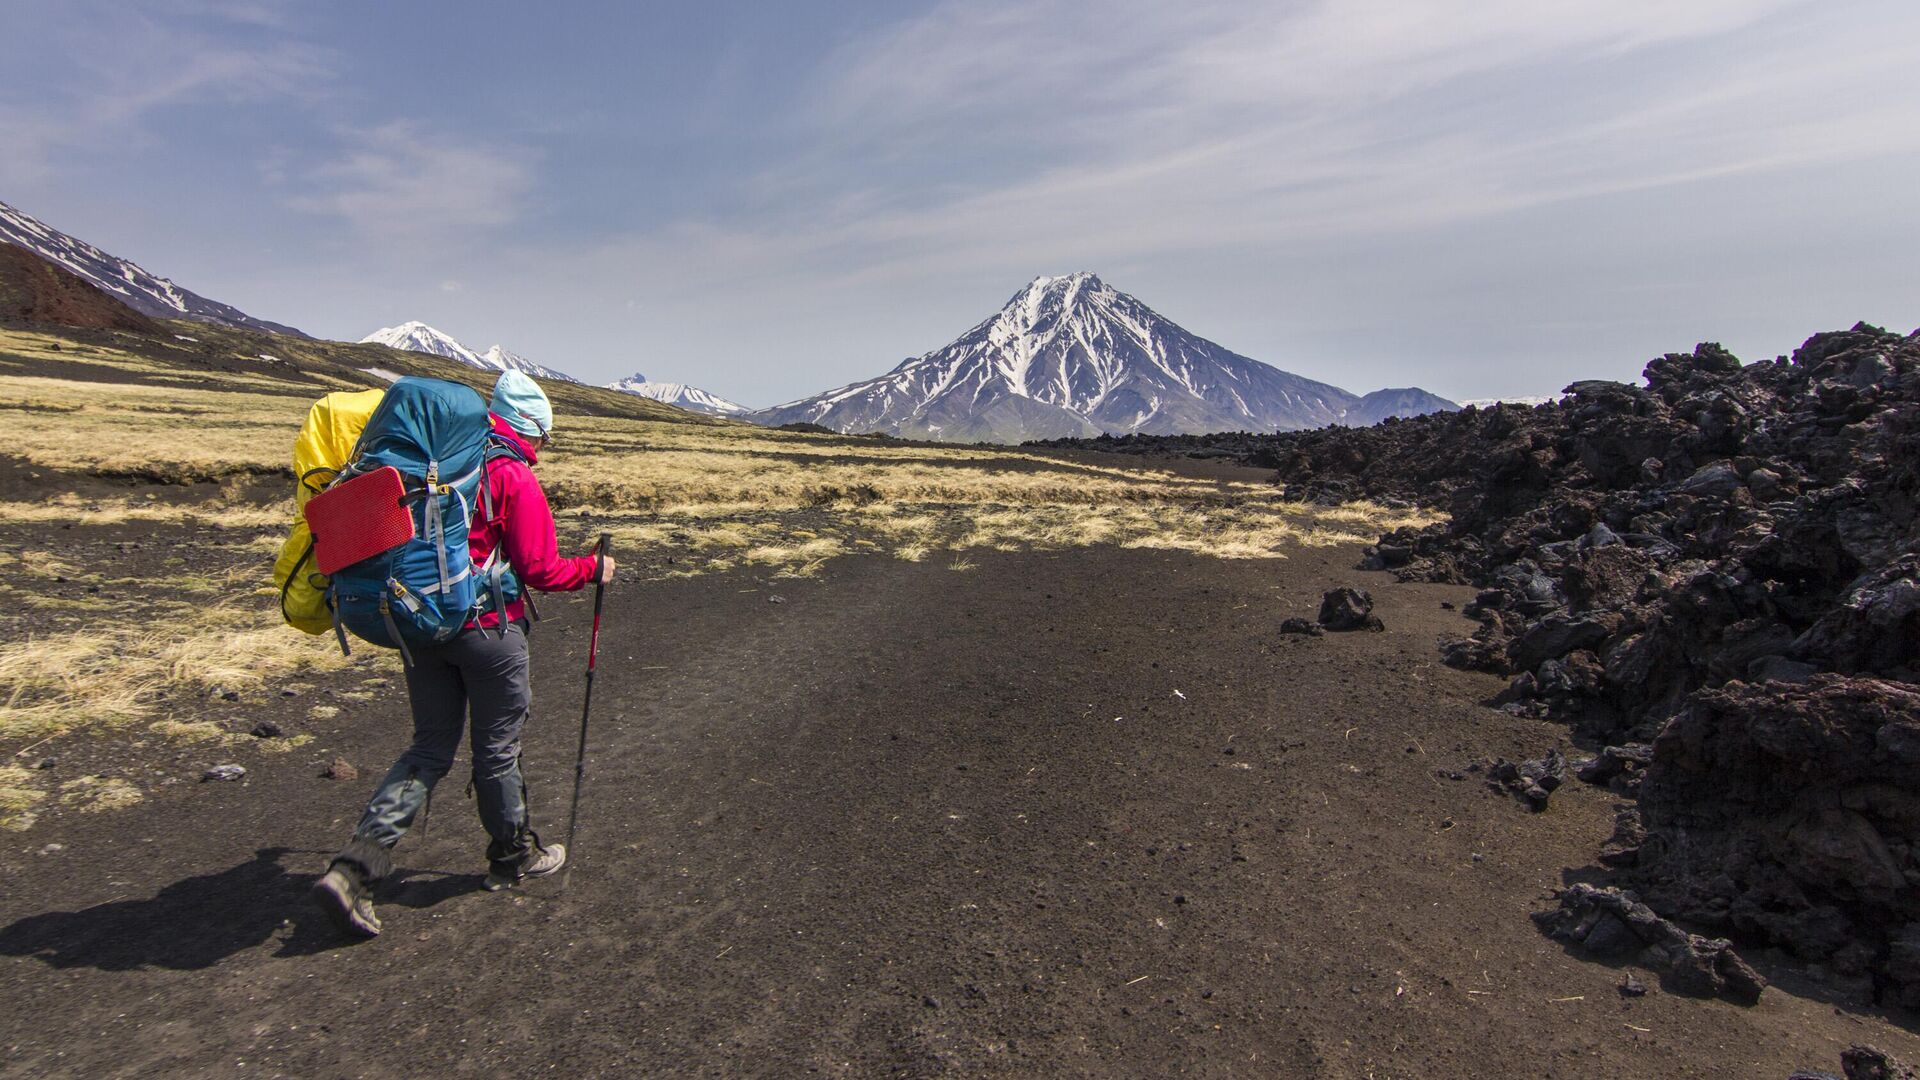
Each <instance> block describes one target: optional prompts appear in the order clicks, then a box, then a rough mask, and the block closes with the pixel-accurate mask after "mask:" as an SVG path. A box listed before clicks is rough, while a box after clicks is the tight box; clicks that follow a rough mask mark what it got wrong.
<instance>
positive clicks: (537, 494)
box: [314, 371, 614, 937]
mask: <svg viewBox="0 0 1920 1080" xmlns="http://www.w3.org/2000/svg"><path fill="white" fill-rule="evenodd" d="M488 412H489V413H490V415H489V417H488V420H489V422H490V423H491V424H492V428H493V442H494V444H495V446H496V447H497V449H494V450H492V451H490V452H489V454H488V456H487V458H486V460H485V465H484V468H485V470H486V475H485V478H484V480H483V481H482V482H483V483H484V484H486V485H487V494H488V495H489V496H490V498H489V499H488V500H487V501H488V502H490V503H491V508H492V509H491V513H492V516H491V517H487V516H486V514H485V513H484V512H483V511H482V510H481V509H480V507H479V506H478V505H476V506H475V508H474V511H473V523H472V526H471V532H470V534H469V539H468V546H469V549H470V551H471V553H472V558H473V565H474V566H475V567H481V566H485V565H487V558H488V556H489V555H491V554H492V553H493V551H494V549H495V548H496V547H499V548H500V549H501V550H502V551H503V553H504V555H505V557H506V560H507V563H508V565H509V566H511V568H512V571H513V574H514V575H515V576H516V577H517V578H518V579H519V581H520V583H521V585H522V586H523V587H526V588H534V589H539V590H541V591H542V592H567V591H572V590H575V589H580V588H583V587H584V586H586V585H588V584H590V583H592V582H593V581H595V580H599V581H600V582H602V583H605V582H607V581H610V580H612V578H613V569H614V563H613V559H612V558H611V557H610V556H609V557H607V558H605V559H604V561H600V560H596V558H595V556H592V555H585V556H579V557H575V558H566V557H562V556H561V555H559V554H558V550H557V547H558V545H557V542H556V540H555V536H554V524H553V511H552V509H551V508H549V507H548V505H547V496H546V492H544V491H542V490H541V488H540V482H539V481H538V480H536V479H535V478H534V475H533V470H532V468H531V466H532V465H533V464H534V462H535V461H537V460H538V459H539V453H540V451H541V449H543V448H544V447H545V446H546V445H547V442H548V440H549V437H550V433H551V432H552V430H553V406H552V405H551V404H550V403H549V402H548V401H547V395H546V394H545V392H543V391H542V390H541V389H540V386H539V384H538V383H535V382H534V381H533V380H532V379H531V378H528V377H527V376H526V375H525V374H523V373H521V372H518V371H508V372H506V373H505V374H503V375H501V376H500V379H499V381H498V382H497V383H495V385H494V390H493V399H492V402H491V403H490V405H489V406H488ZM596 563H597V564H598V566H599V576H598V578H597V579H596V577H595V566H596ZM502 606H503V608H504V615H505V620H504V625H503V622H502V618H501V612H497V611H495V610H492V609H490V608H483V609H482V611H483V613H482V614H480V615H478V616H477V617H475V618H473V619H470V620H469V621H468V622H467V623H466V625H465V626H464V627H463V628H462V629H461V630H460V631H459V633H458V634H457V635H456V636H454V637H453V638H452V639H451V640H449V641H447V642H446V643H445V644H441V645H425V646H422V645H415V646H413V647H412V649H411V652H410V655H411V661H410V662H409V663H408V664H407V665H406V675H407V697H408V700H409V702H410V704H411V705H412V709H413V745H412V746H411V747H410V748H409V749H408V750H407V752H406V753H405V754H402V755H401V756H400V760H399V761H397V762H395V763H394V766H393V768H392V769H391V770H390V771H388V773H387V775H386V778H385V779H383V780H381V781H380V786H379V788H378V789H376V790H375V791H374V793H373V798H372V799H371V800H370V801H369V802H368V803H367V809H366V812H365V813H364V814H362V815H361V817H360V823H359V825H358V826H356V827H355V828H354V831H353V838H352V839H351V840H350V841H349V842H348V843H347V846H346V847H345V848H344V849H342V850H341V852H340V854H339V855H336V856H335V857H334V859H333V863H332V865H330V866H329V867H328V868H327V872H326V874H325V875H323V876H322V877H321V878H320V880H319V881H318V882H317V883H316V884H315V885H314V894H315V896H316V897H317V898H318V899H319V901H320V903H321V904H322V905H323V906H324V907H325V908H326V909H327V912H328V914H329V915H331V916H333V918H334V920H335V921H336V922H337V923H339V924H340V925H341V927H342V928H343V929H345V930H347V931H349V932H352V933H357V934H361V935H364V936H368V937H371V936H373V935H375V934H378V933H379V932H380V920H379V918H378V917H376V916H375V915H374V911H373V899H372V892H373V889H372V887H373V885H374V883H375V882H377V881H379V880H380V879H381V878H382V877H384V876H385V875H386V874H387V873H388V872H389V871H390V870H391V868H392V862H393V860H392V854H391V853H392V849H393V846H394V845H395V844H397V843H399V842H400V838H401V837H402V836H403V835H405V834H406V831H407V829H408V827H409V826H411V825H412V824H413V819H414V815H416V814H418V813H419V812H420V810H421V807H422V806H423V805H425V803H426V802H427V800H428V797H429V795H430V794H431V792H432V791H433V787H434V785H435V784H437V783H438V782H439V781H440V778H441V777H442V776H445V775H446V773H447V770H448V769H449V768H451V767H452V765H453V755H454V751H455V749H456V748H457V747H458V746H459V743H460V731H461V728H462V727H463V726H465V725H466V723H467V722H468V720H469V718H470V719H471V721H472V728H473V730H472V736H471V738H472V746H473V784H472V788H471V790H472V792H473V794H474V795H475V797H476V801H477V803H478V804H479V811H480V822H481V824H482V825H484V826H485V827H486V830H487V835H488V836H489V837H491V838H492V843H490V844H489V845H488V846H487V859H488V862H489V867H488V873H487V878H486V887H487V888H488V889H489V890H499V889H505V888H510V887H512V886H513V885H515V884H518V883H519V882H520V880H521V879H522V878H525V877H544V876H546V875H548V874H551V873H553V872H555V871H557V870H559V869H560V868H561V867H562V866H564V865H565V864H566V861H567V852H566V848H565V846H564V845H562V844H550V845H542V844H541V843H540V837H539V836H538V835H537V834H535V833H534V831H533V829H532V827H531V824H530V823H529V820H528V814H527V799H526V782H525V780H524V779H523V778H522V776H521V772H520V730H521V728H522V727H523V726H524V725H525V724H526V720H527V711H528V708H529V706H530V705H531V703H532V691H531V688H530V687H529V685H528V680H527V629H528V623H527V619H526V603H525V601H523V600H522V599H521V598H520V597H519V596H518V595H515V596H514V597H513V599H511V600H509V601H507V602H506V603H505V604H504V605H502Z"/></svg>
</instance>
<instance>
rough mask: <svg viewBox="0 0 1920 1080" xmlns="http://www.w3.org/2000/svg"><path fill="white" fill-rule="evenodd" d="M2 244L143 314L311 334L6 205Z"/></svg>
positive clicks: (1, 210) (0, 223)
mask: <svg viewBox="0 0 1920 1080" xmlns="http://www.w3.org/2000/svg"><path fill="white" fill-rule="evenodd" d="M0 242H5V243H8V244H12V245H13V246H15V247H20V248H25V249H26V250H28V251H31V252H33V253H34V254H35V255H38V256H40V257H41V258H42V259H45V260H46V261H48V262H50V263H52V264H54V265H55V266H58V267H60V268H61V269H62V270H65V271H67V272H68V273H70V274H73V275H74V276H76V277H78V278H80V279H81V280H82V281H85V282H87V283H88V284H90V285H92V286H93V287H95V288H97V289H99V290H100V291H102V292H104V293H106V294H107V295H109V296H111V297H113V298H114V299H116V300H119V301H120V302H121V303H123V304H125V305H127V306H128V307H130V308H132V309H133V310H135V311H137V312H139V313H140V314H142V315H148V316H152V317H154V318H160V319H193V320H196V321H199V322H210V323H218V324H220V325H222V326H237V327H243V328H245V329H249V330H265V331H268V332H269V333H275V334H291V335H293V336H295V337H307V336H308V335H307V334H305V333H303V332H301V331H299V330H296V329H294V328H293V327H291V326H286V325H284V324H281V323H276V322H269V321H267V320H265V319H257V318H254V317H253V316H252V315H249V314H247V313H246V312H244V311H241V310H240V309H239V308H236V307H234V306H232V305H231V304H223V303H220V302H219V301H218V300H209V299H207V298H206V297H204V296H201V295H200V294H199V293H196V292H194V291H193V290H191V289H186V288H182V287H181V286H180V285H177V284H175V283H174V282H173V281H171V280H170V279H168V278H163V277H161V276H159V275H158V274H155V273H153V272H151V271H149V270H146V269H144V268H143V267H141V266H140V264H138V263H136V262H133V261H132V260H130V259H122V258H120V257H119V256H117V255H112V254H109V253H108V252H105V251H102V250H101V249H99V248H97V247H95V246H93V245H92V244H89V243H87V242H86V241H84V240H81V239H79V238H77V237H74V236H70V235H68V234H67V233H64V232H61V231H60V230H58V229H55V228H53V227H52V226H50V225H48V224H46V223H45V222H43V221H41V220H40V219H38V218H36V217H34V216H33V215H31V214H29V213H27V212H26V211H24V210H21V209H19V208H18V207H15V206H10V205H8V204H6V203H4V202H0Z"/></svg>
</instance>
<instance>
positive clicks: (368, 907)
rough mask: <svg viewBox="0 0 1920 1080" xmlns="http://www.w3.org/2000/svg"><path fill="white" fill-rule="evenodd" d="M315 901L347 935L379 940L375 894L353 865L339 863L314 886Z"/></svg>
mask: <svg viewBox="0 0 1920 1080" xmlns="http://www.w3.org/2000/svg"><path fill="white" fill-rule="evenodd" d="M313 898H314V900H315V901H316V902H317V903H319V905H320V908H321V910H323V911H325V912H326V913H327V917H328V918H330V919H332V920H333V925H335V926H337V927H339V928H340V932H341V933H343V934H352V935H354V936H356V937H377V936H378V935H379V933H380V916H378V915H375V914H374V913H373V890H372V889H369V888H368V887H367V884H366V882H365V881H364V880H362V878H361V876H360V868H359V867H357V866H354V865H353V864H352V863H347V862H336V863H334V864H333V865H332V866H329V867H327V872H326V873H324V874H322V875H320V880H319V881H316V882H314V883H313Z"/></svg>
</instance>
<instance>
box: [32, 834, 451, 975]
mask: <svg viewBox="0 0 1920 1080" xmlns="http://www.w3.org/2000/svg"><path fill="white" fill-rule="evenodd" d="M291 853H293V852H292V849H290V848H277V847H276V848H261V849H260V850H259V851H257V852H255V853H254V856H253V858H252V859H250V860H248V861H246V862H243V863H241V864H239V865H238V866H235V867H233V868H231V869H228V870H222V871H220V872H219V873H217V874H203V875H201V876H199V877H190V878H184V879H182V880H180V881H176V882H174V883H173V884H171V885H168V886H167V887H166V888H164V889H161V890H160V891H159V892H158V893H156V894H154V895H153V896H152V897H151V898H149V899H146V900H113V901H109V902H107V903H104V904H95V905H94V906H92V907H88V908H81V909H80V910H78V911H49V912H46V913H44V914H40V915H29V916H27V917H26V918H24V919H21V920H19V921H18V922H15V923H14V924H13V925H11V926H8V927H6V928H5V929H0V955H6V956H31V957H37V958H39V959H41V960H43V961H45V962H46V963H48V964H50V965H52V966H53V967H56V968H69V967H95V968H100V969H102V970H105V971H136V970H140V969H142V968H154V967H158V968H176V969H181V970H189V971H191V970H196V969H199V968H205V967H211V966H212V965H214V964H217V963H219V962H220V961H222V960H224V959H226V958H227V957H229V956H232V955H234V954H235V953H238V952H241V951H242V950H245V949H251V948H254V947H256V946H259V945H261V944H262V943H264V942H266V941H267V940H268V939H269V938H271V937H273V936H274V933H275V932H276V931H279V930H282V929H283V928H284V929H285V930H286V936H285V937H283V938H282V939H281V941H280V947H279V949H278V950H277V951H275V953H274V955H275V956H307V955H311V954H313V953H317V952H323V951H325V950H327V949H331V948H336V947H339V946H342V945H351V944H354V943H355V942H357V941H361V940H365V939H360V938H351V937H346V936H343V935H341V934H340V933H339V932H338V931H337V930H335V929H334V927H333V924H332V923H331V922H330V921H329V920H328V919H327V918H326V916H325V915H324V914H322V913H321V912H320V911H319V909H318V908H316V907H315V906H314V905H313V902H312V901H311V900H310V899H309V898H308V896H307V891H308V889H310V888H311V887H312V885H313V882H314V879H315V878H317V877H318V876H319V875H318V874H298V873H290V872H288V871H287V870H286V869H285V868H283V867H282V866H281V865H280V860H281V858H282V857H284V856H286V855H288V854H291ZM429 874H430V877H429V878H428V879H427V880H413V879H410V877H409V873H408V872H402V873H399V874H396V875H395V879H394V880H392V881H390V882H387V883H384V884H383V885H382V886H381V888H380V892H379V895H378V898H377V899H378V900H379V902H380V903H383V904H399V905H401V906H404V907H414V908H422V907H431V906H433V905H434V904H437V903H439V902H440V901H442V900H446V899H449V898H451V897H454V896H458V895H460V894H462V893H467V892H472V891H474V890H475V889H478V888H479V887H480V882H481V877H480V875H478V874H431V873H430V872H429Z"/></svg>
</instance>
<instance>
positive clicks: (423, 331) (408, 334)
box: [360, 322, 493, 367]
mask: <svg viewBox="0 0 1920 1080" xmlns="http://www.w3.org/2000/svg"><path fill="white" fill-rule="evenodd" d="M360 343H361V344H362V345H369V344H371V345H386V346H389V347H391V348H395V349H400V350H403V351H405V352H421V353H431V354H432V355H434V356H444V357H446V358H447V359H448V360H458V361H460V362H461V363H463V364H470V365H472V366H474V367H492V366H493V365H491V364H489V363H487V362H486V361H484V360H482V359H480V354H479V353H476V352H474V351H473V350H472V349H469V348H467V347H466V346H465V345H462V344H460V343H459V342H458V341H455V340H454V339H453V338H452V337H450V336H448V335H446V334H443V333H441V332H440V331H438V330H435V329H434V328H433V327H431V326H428V325H427V324H426V323H423V322H404V323H401V324H400V325H399V326H385V327H381V328H380V329H378V330H375V331H374V332H373V333H371V334H368V335H367V336H366V337H363V338H361V339H360Z"/></svg>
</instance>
